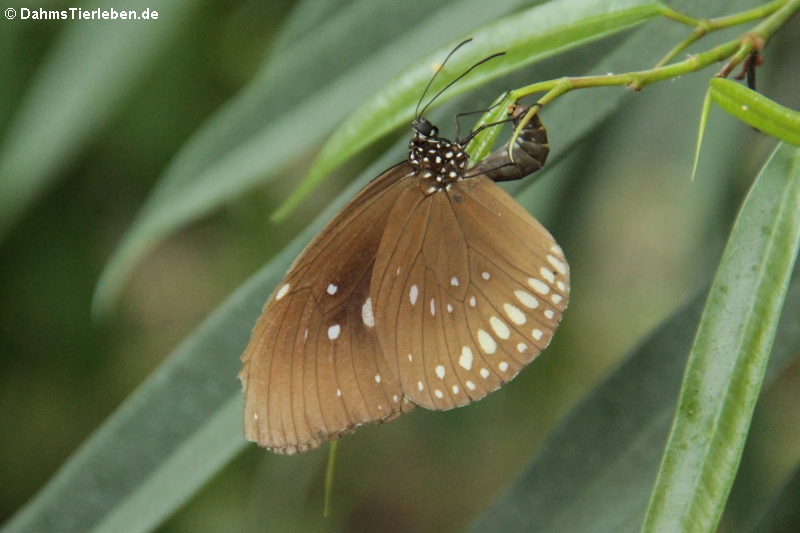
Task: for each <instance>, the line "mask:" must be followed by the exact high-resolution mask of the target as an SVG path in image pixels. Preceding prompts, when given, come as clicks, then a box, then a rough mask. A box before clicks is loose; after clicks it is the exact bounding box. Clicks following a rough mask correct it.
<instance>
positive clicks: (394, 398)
mask: <svg viewBox="0 0 800 533" xmlns="http://www.w3.org/2000/svg"><path fill="white" fill-rule="evenodd" d="M392 401H393V402H394V403H397V394H395V395H394V396H392Z"/></svg>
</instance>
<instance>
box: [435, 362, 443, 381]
mask: <svg viewBox="0 0 800 533" xmlns="http://www.w3.org/2000/svg"><path fill="white" fill-rule="evenodd" d="M436 375H437V376H439V379H444V367H443V366H442V365H439V366H437V367H436Z"/></svg>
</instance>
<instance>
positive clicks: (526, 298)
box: [514, 291, 539, 309]
mask: <svg viewBox="0 0 800 533" xmlns="http://www.w3.org/2000/svg"><path fill="white" fill-rule="evenodd" d="M514 295H515V296H516V297H517V299H518V300H519V301H520V302H522V305H524V306H525V307H527V308H529V309H536V308H537V307H539V300H537V299H536V298H535V297H534V296H533V295H532V294H528V293H527V292H525V291H514Z"/></svg>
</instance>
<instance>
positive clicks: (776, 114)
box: [710, 78, 800, 146]
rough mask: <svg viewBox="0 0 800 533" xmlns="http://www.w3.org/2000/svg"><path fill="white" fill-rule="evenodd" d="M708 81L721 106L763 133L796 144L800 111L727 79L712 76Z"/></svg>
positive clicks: (712, 93)
mask: <svg viewBox="0 0 800 533" xmlns="http://www.w3.org/2000/svg"><path fill="white" fill-rule="evenodd" d="M710 83H711V98H713V99H714V101H715V102H716V103H717V104H718V105H719V106H720V107H721V108H722V109H724V110H725V111H727V112H728V113H730V114H731V115H733V116H734V117H736V118H738V119H739V120H741V121H742V122H745V123H747V124H749V125H751V126H753V127H754V128H756V129H758V130H761V131H763V132H764V133H766V134H769V135H772V136H773V137H775V138H777V139H780V140H781V141H785V142H787V143H790V144H793V145H795V146H800V112H797V111H794V110H792V109H789V108H788V107H783V106H782V105H780V104H777V103H775V102H773V101H772V100H770V99H769V98H767V97H766V96H764V95H762V94H759V93H757V92H755V91H753V90H751V89H749V88H747V87H745V86H744V85H742V84H740V83H736V82H734V81H731V80H727V79H724V78H714V79H712V80H711V82H710Z"/></svg>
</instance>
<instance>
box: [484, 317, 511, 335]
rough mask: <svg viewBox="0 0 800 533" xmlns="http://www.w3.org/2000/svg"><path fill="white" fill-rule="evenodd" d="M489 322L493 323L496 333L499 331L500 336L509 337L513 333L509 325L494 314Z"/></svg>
mask: <svg viewBox="0 0 800 533" xmlns="http://www.w3.org/2000/svg"><path fill="white" fill-rule="evenodd" d="M489 324H491V325H492V329H493V330H494V332H495V333H497V336H498V337H500V338H501V339H507V338H508V337H509V336H510V335H511V331H509V329H508V326H506V324H505V322H503V321H502V320H500V319H499V318H497V317H496V316H493V317H492V318H490V319H489Z"/></svg>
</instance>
